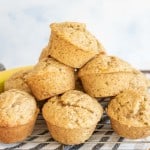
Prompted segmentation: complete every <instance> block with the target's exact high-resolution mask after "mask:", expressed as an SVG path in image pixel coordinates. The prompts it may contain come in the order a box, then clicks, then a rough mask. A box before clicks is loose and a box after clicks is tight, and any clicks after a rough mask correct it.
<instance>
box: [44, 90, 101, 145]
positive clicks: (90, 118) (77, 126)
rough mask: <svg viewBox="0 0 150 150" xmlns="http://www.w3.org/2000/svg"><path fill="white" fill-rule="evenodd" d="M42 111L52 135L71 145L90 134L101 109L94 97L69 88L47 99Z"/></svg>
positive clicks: (81, 140) (98, 118)
mask: <svg viewBox="0 0 150 150" xmlns="http://www.w3.org/2000/svg"><path fill="white" fill-rule="evenodd" d="M42 112H43V116H44V118H45V120H46V122H47V126H48V129H49V131H50V133H51V135H52V137H53V138H54V139H55V140H57V141H59V142H60V143H63V144H67V145H71V144H80V143H83V142H84V141H85V140H87V139H88V138H89V137H90V136H91V135H92V133H93V131H94V129H95V127H96V125H97V122H98V121H99V120H100V118H101V116H102V113H103V109H102V107H101V105H100V104H99V103H98V102H97V100H96V99H94V98H92V97H90V96H88V95H87V94H85V93H83V92H81V91H77V90H70V91H68V92H66V93H65V94H63V95H61V96H56V97H53V98H51V99H49V101H48V102H47V103H46V104H45V105H44V107H43V111H42Z"/></svg>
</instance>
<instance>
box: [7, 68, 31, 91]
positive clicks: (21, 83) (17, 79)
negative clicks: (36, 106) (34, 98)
mask: <svg viewBox="0 0 150 150" xmlns="http://www.w3.org/2000/svg"><path fill="white" fill-rule="evenodd" d="M31 70H32V69H28V70H20V71H18V72H16V73H14V74H13V75H12V76H10V78H9V79H7V80H6V81H5V83H4V88H5V90H10V89H18V90H23V91H25V92H28V93H31V90H30V88H29V87H28V85H27V83H26V82H25V76H26V75H27V74H28V73H29V72H30V71H31Z"/></svg>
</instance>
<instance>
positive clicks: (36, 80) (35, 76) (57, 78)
mask: <svg viewBox="0 0 150 150" xmlns="http://www.w3.org/2000/svg"><path fill="white" fill-rule="evenodd" d="M26 81H27V84H28V86H29V87H30V89H31V90H32V93H33V94H34V95H35V97H36V98H37V100H45V99H48V98H50V97H52V96H55V95H58V94H61V93H64V92H65V91H68V90H71V89H74V88H75V79H74V69H73V68H71V67H68V66H66V65H64V64H62V63H60V62H58V61H56V60H55V59H53V58H46V59H42V60H41V61H40V62H39V63H37V64H36V65H35V67H34V68H33V70H32V71H31V72H30V73H29V74H28V75H27V76H26Z"/></svg>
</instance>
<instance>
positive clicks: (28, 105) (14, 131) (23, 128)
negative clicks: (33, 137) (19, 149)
mask: <svg viewBox="0 0 150 150" xmlns="http://www.w3.org/2000/svg"><path fill="white" fill-rule="evenodd" d="M37 114H38V108H37V106H36V101H35V99H34V97H32V96H31V95H30V94H28V93H26V92H24V91H19V90H16V89H12V90H9V91H5V92H4V93H1V94H0V141H1V142H3V143H14V142H18V141H22V140H24V139H25V138H26V137H27V136H29V135H30V134H31V133H32V130H33V127H34V124H35V121H36V118H37Z"/></svg>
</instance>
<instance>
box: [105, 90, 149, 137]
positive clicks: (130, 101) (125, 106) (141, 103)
mask: <svg viewBox="0 0 150 150" xmlns="http://www.w3.org/2000/svg"><path fill="white" fill-rule="evenodd" d="M107 114H108V116H109V117H110V120H111V124H112V128H113V129H114V131H115V132H116V133H118V134H119V135H120V136H122V137H125V138H131V139H137V138H143V137H146V136H150V95H148V94H143V93H142V92H139V91H134V90H125V91H124V92H122V93H120V94H119V95H117V96H116V97H115V98H114V99H112V100H111V101H110V103H109V104H108V109H107Z"/></svg>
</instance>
